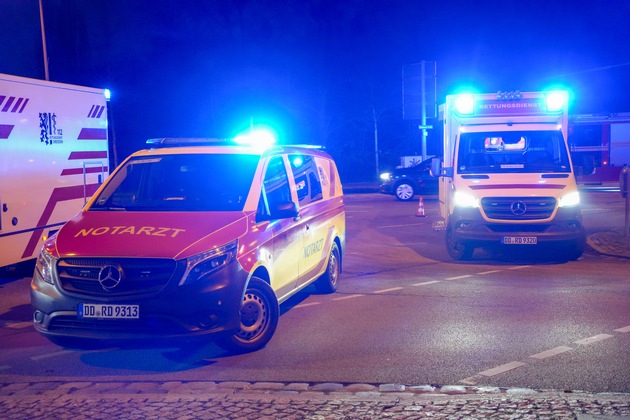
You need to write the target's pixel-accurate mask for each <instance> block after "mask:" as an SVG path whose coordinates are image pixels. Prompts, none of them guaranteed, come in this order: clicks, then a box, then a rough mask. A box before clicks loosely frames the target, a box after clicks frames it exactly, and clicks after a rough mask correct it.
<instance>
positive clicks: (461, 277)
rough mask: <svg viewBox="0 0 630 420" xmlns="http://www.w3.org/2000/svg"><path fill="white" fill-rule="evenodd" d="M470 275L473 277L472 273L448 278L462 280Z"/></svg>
mask: <svg viewBox="0 0 630 420" xmlns="http://www.w3.org/2000/svg"><path fill="white" fill-rule="evenodd" d="M468 277H472V274H465V275H463V276H456V277H449V278H447V279H446V280H461V279H467V278H468Z"/></svg>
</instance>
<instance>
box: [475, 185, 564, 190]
mask: <svg viewBox="0 0 630 420" xmlns="http://www.w3.org/2000/svg"><path fill="white" fill-rule="evenodd" d="M565 187H566V185H557V184H498V185H471V186H470V189H471V190H505V189H515V188H523V189H541V190H561V189H563V188H565Z"/></svg>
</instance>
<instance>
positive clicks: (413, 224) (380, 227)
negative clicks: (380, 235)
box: [377, 223, 422, 229]
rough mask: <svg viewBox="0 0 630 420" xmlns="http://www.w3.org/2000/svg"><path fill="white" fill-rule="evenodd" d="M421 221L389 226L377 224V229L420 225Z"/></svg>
mask: <svg viewBox="0 0 630 420" xmlns="http://www.w3.org/2000/svg"><path fill="white" fill-rule="evenodd" d="M420 225H422V223H411V224H406V225H389V226H377V228H378V229H389V228H397V227H407V226H420Z"/></svg>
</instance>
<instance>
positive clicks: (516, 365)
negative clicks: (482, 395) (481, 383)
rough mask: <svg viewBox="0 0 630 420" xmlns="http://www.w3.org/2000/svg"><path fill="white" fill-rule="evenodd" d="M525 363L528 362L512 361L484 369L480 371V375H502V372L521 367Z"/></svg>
mask: <svg viewBox="0 0 630 420" xmlns="http://www.w3.org/2000/svg"><path fill="white" fill-rule="evenodd" d="M525 365H526V363H523V362H510V363H506V364H504V365H501V366H497V367H495V368H492V369H488V370H484V371H483V372H479V375H483V376H495V375H500V374H501V373H505V372H508V371H510V370H512V369H516V368H520V367H521V366H525Z"/></svg>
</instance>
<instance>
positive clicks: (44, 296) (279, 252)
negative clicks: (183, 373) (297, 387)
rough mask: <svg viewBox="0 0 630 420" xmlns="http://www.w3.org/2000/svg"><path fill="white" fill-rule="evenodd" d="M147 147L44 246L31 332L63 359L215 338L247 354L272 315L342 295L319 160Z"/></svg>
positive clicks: (337, 196) (335, 226) (332, 175)
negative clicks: (115, 343)
mask: <svg viewBox="0 0 630 420" xmlns="http://www.w3.org/2000/svg"><path fill="white" fill-rule="evenodd" d="M148 143H149V144H150V146H151V148H149V149H147V150H143V151H139V152H136V153H134V154H132V155H131V156H130V157H128V158H127V159H126V160H125V161H124V162H123V163H122V164H121V165H120V166H119V167H118V168H117V169H116V170H115V171H114V173H113V174H112V175H111V176H110V177H109V178H108V179H107V180H106V182H105V183H104V184H103V185H102V186H101V187H100V188H99V190H98V191H97V192H96V193H95V195H94V196H93V197H92V198H91V200H89V202H88V203H87V204H86V206H85V207H84V208H83V210H82V211H81V212H80V213H79V214H78V215H77V216H75V217H74V218H73V219H71V220H70V221H68V223H66V224H65V225H64V226H63V227H62V228H61V229H60V230H59V232H58V233H57V234H56V235H55V236H54V237H52V238H50V239H49V240H48V241H47V242H46V244H45V246H44V248H43V250H42V252H41V254H40V256H39V258H38V260H37V264H36V268H35V274H34V277H33V281H32V284H31V302H32V306H33V309H34V310H33V320H34V325H35V328H36V329H37V331H39V332H40V333H42V334H43V335H44V336H46V337H48V338H49V339H51V340H52V341H54V342H57V343H59V344H61V345H74V344H75V343H76V341H77V340H76V339H81V340H82V341H85V339H87V340H88V341H92V340H103V339H104V340H110V339H122V340H142V339H146V338H154V337H190V336H200V335H204V336H205V335H210V334H212V336H213V337H214V338H216V341H217V342H218V343H219V344H220V345H222V346H223V347H225V348H226V349H229V350H231V351H252V350H256V349H259V348H261V347H263V346H265V345H266V344H267V342H268V341H269V340H270V339H271V337H272V335H273V334H274V331H275V329H276V325H277V323H278V318H279V313H280V311H279V304H280V303H282V302H284V301H286V300H287V299H288V298H289V297H291V296H293V295H294V294H295V293H296V292H298V291H299V290H302V289H304V288H305V287H307V286H308V285H310V284H312V283H314V284H315V286H316V287H317V288H318V289H319V290H320V291H321V292H324V293H331V292H334V291H335V290H336V289H337V285H338V281H339V275H340V273H341V270H342V261H343V253H344V250H345V238H346V226H345V209H344V197H343V191H342V186H341V182H340V179H339V174H338V171H337V168H336V165H335V162H334V161H333V159H332V158H331V157H330V155H328V154H327V153H326V152H325V151H323V150H321V149H318V148H313V147H306V146H273V147H269V148H265V149H264V150H263V149H261V148H259V147H255V146H243V145H233V144H230V143H229V142H226V141H214V140H209V139H172V138H165V139H154V140H149V142H148Z"/></svg>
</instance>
